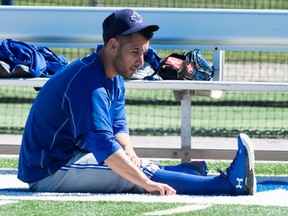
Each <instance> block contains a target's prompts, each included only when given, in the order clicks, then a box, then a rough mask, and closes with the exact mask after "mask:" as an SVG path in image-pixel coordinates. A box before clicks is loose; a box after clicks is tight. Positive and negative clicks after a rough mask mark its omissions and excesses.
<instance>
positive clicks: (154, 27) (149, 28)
mask: <svg viewBox="0 0 288 216" xmlns="http://www.w3.org/2000/svg"><path fill="white" fill-rule="evenodd" d="M144 29H146V30H147V31H150V32H151V33H152V32H155V31H157V30H159V26H158V25H146V26H145V25H144V26H137V27H135V28H131V29H128V30H127V31H125V32H123V33H122V34H121V35H129V34H133V33H136V32H139V31H142V30H144Z"/></svg>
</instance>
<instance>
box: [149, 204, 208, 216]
mask: <svg viewBox="0 0 288 216" xmlns="http://www.w3.org/2000/svg"><path fill="white" fill-rule="evenodd" d="M210 206H211V205H210V204H205V205H201V204H194V205H187V206H181V207H177V208H173V209H167V210H163V211H154V212H147V213H144V215H173V214H178V213H185V212H192V211H197V210H200V209H205V208H208V207H210Z"/></svg>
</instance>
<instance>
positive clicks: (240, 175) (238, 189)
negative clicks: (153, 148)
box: [151, 134, 256, 195]
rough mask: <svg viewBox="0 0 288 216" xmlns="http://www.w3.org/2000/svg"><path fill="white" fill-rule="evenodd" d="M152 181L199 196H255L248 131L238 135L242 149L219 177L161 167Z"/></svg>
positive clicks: (252, 162)
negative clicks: (168, 169)
mask: <svg viewBox="0 0 288 216" xmlns="http://www.w3.org/2000/svg"><path fill="white" fill-rule="evenodd" d="M151 180H153V181H157V182H161V183H166V184H168V185H170V186H172V187H173V188H174V189H175V190H176V191H177V193H178V194H189V195H192V194H195V195H196V194H198V195H213V194H214V195H216V194H230V195H254V194H255V192H256V179H255V175H254V150H253V145H252V142H251V140H250V138H249V137H248V136H247V135H246V134H240V135H239V136H238V151H237V154H236V156H235V158H234V160H233V162H232V163H231V165H230V166H229V167H228V168H227V169H226V170H225V172H222V173H221V174H220V175H219V176H216V177H213V176H207V177H206V176H197V175H191V174H186V173H181V172H172V171H167V170H163V169H159V170H157V171H156V172H155V173H154V175H153V176H152V177H151Z"/></svg>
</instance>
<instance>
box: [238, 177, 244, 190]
mask: <svg viewBox="0 0 288 216" xmlns="http://www.w3.org/2000/svg"><path fill="white" fill-rule="evenodd" d="M236 181H238V184H237V185H236V188H242V187H243V186H242V185H241V182H243V179H242V178H237V179H236Z"/></svg>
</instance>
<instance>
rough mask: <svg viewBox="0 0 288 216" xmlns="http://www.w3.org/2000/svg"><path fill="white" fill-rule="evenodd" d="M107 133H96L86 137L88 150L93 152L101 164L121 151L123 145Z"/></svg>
mask: <svg viewBox="0 0 288 216" xmlns="http://www.w3.org/2000/svg"><path fill="white" fill-rule="evenodd" d="M107 133H108V132H106V131H95V132H90V133H88V134H87V135H85V137H84V139H85V142H86V147H85V148H86V149H87V150H88V151H89V152H92V153H93V155H94V156H95V158H96V160H97V162H98V163H99V164H102V163H104V161H105V160H106V159H107V158H108V157H109V156H110V155H112V154H113V153H114V152H116V151H118V150H119V149H121V148H122V147H121V145H120V144H119V143H118V142H117V141H116V140H115V138H114V137H113V136H111V134H110V135H109V134H107Z"/></svg>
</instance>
